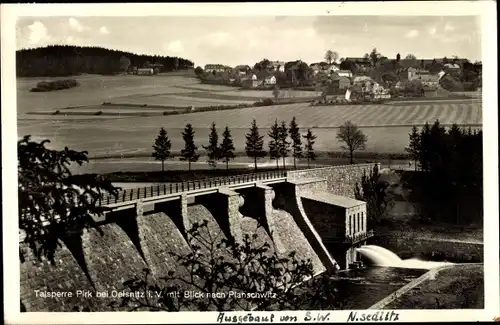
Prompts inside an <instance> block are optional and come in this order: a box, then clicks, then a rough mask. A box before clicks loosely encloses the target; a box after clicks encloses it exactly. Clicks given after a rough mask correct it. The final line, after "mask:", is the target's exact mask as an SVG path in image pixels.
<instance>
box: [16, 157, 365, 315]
mask: <svg viewBox="0 0 500 325" xmlns="http://www.w3.org/2000/svg"><path fill="white" fill-rule="evenodd" d="M371 168H373V164H364V165H351V166H334V167H326V168H319V169H310V170H299V171H290V172H287V182H284V183H279V184H275V185H263V184H257V185H256V186H253V187H249V188H242V189H227V188H220V189H219V191H218V192H217V193H210V194H200V195H197V196H195V197H191V198H188V197H187V196H186V195H185V194H181V195H179V197H178V198H177V199H175V200H170V201H167V202H161V203H151V204H143V203H142V202H141V201H138V202H137V203H136V204H135V206H134V208H127V209H125V210H120V211H116V212H111V213H109V214H107V215H106V217H105V218H104V220H103V221H102V223H101V224H100V225H99V227H98V228H97V229H89V230H84V231H83V232H82V233H81V234H68V235H66V237H65V238H61V239H60V240H59V243H60V247H58V248H57V250H56V253H55V256H54V262H53V263H51V262H50V261H48V260H47V259H45V258H43V259H42V260H39V259H37V258H36V257H35V256H34V254H33V252H32V251H31V250H30V249H29V248H28V247H27V245H26V244H25V243H23V242H20V249H19V256H20V292H21V304H22V305H21V306H22V310H25V311H28V312H30V311H31V312H39V311H52V312H63V311H111V310H120V309H119V308H118V309H117V308H116V307H111V306H110V303H111V302H113V301H116V298H113V297H111V296H109V297H107V298H102V299H97V298H96V297H95V295H96V292H108V294H111V293H112V292H113V291H115V292H121V291H123V290H125V289H126V288H125V285H124V284H123V283H124V282H125V281H127V280H130V279H133V278H135V277H138V278H142V277H143V275H144V270H145V269H148V270H150V276H151V279H152V280H154V281H156V280H158V279H159V278H161V277H164V276H167V274H168V272H170V271H175V272H176V274H178V275H180V276H186V275H188V274H189V272H188V270H187V269H185V268H183V267H182V266H181V265H179V262H178V261H177V259H176V258H175V257H174V256H172V254H171V252H174V253H176V254H178V255H181V256H182V255H184V256H185V255H187V254H189V253H190V252H191V247H190V245H189V244H188V243H189V241H190V240H192V238H190V236H189V235H188V229H190V228H191V227H192V226H193V224H195V223H202V222H207V228H208V233H206V234H203V235H204V236H205V235H206V237H210V238H212V239H214V240H215V241H220V240H222V239H229V240H231V241H234V242H241V241H243V240H244V238H246V237H248V238H251V239H252V241H253V243H254V244H255V245H262V244H265V243H267V244H269V246H270V249H269V252H268V253H269V254H271V253H276V254H278V256H280V257H288V255H289V254H290V253H291V252H295V253H296V257H297V258H298V259H303V260H305V259H311V261H312V263H313V268H314V272H315V273H316V274H319V273H321V272H324V271H325V270H329V271H334V270H338V268H339V266H338V263H337V262H336V261H335V259H334V258H333V257H332V256H331V254H330V253H329V252H328V250H327V249H326V248H325V246H324V244H323V242H322V239H321V236H319V235H318V232H317V231H316V229H317V228H321V227H324V226H325V225H322V224H320V223H318V222H317V221H316V222H315V224H313V223H311V220H309V218H308V217H307V215H306V213H305V211H304V208H303V206H302V200H301V198H300V197H301V193H306V192H307V193H309V192H314V191H327V192H331V193H334V194H337V195H345V196H349V197H354V187H355V185H356V183H357V182H359V181H360V180H361V177H362V175H363V172H366V173H369V171H370V169H371ZM195 244H196V243H195ZM221 254H222V255H224V254H225V253H221ZM77 290H80V291H85V292H88V293H90V294H92V295H93V298H89V297H81V296H80V297H77V296H76V291H77ZM42 292H61V293H69V292H71V293H72V296H71V297H69V296H67V295H66V296H60V297H56V298H50V299H47V298H45V297H43V295H41V293H42Z"/></svg>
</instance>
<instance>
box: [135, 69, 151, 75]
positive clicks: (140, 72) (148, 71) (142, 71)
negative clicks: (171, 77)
mask: <svg viewBox="0 0 500 325" xmlns="http://www.w3.org/2000/svg"><path fill="white" fill-rule="evenodd" d="M137 74H138V75H140V76H152V75H153V74H154V70H153V68H141V69H137Z"/></svg>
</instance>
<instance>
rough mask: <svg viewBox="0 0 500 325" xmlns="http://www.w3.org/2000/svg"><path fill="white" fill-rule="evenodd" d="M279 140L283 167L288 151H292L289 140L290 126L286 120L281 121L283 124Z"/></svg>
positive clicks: (280, 128)
mask: <svg viewBox="0 0 500 325" xmlns="http://www.w3.org/2000/svg"><path fill="white" fill-rule="evenodd" d="M278 133H279V142H278V148H279V149H278V151H279V156H280V157H281V158H283V169H285V168H286V166H285V159H286V157H288V153H289V152H290V142H289V141H288V127H287V125H286V122H285V121H281V125H280V127H279V131H278Z"/></svg>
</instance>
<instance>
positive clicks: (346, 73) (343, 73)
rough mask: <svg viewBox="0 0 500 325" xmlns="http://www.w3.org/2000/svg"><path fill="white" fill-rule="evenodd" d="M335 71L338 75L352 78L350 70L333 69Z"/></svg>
mask: <svg viewBox="0 0 500 325" xmlns="http://www.w3.org/2000/svg"><path fill="white" fill-rule="evenodd" d="M335 73H336V74H338V75H339V77H347V78H352V72H351V71H350V70H338V71H335Z"/></svg>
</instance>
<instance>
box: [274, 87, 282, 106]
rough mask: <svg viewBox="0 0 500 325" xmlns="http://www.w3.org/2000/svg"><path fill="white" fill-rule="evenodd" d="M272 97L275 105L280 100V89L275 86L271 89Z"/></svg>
mask: <svg viewBox="0 0 500 325" xmlns="http://www.w3.org/2000/svg"><path fill="white" fill-rule="evenodd" d="M273 97H274V101H275V102H276V103H278V101H279V99H280V87H279V86H278V85H275V86H274V89H273Z"/></svg>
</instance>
